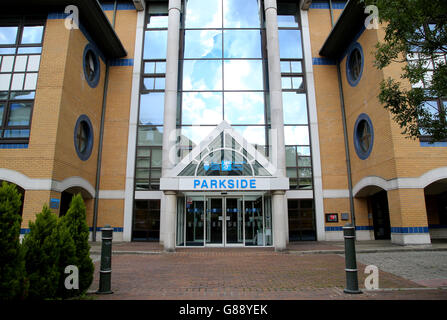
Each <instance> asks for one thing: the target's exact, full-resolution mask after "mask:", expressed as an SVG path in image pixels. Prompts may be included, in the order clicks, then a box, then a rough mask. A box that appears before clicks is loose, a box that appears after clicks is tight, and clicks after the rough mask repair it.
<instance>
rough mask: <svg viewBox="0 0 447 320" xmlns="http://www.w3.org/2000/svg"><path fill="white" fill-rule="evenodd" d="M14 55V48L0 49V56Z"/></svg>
mask: <svg viewBox="0 0 447 320" xmlns="http://www.w3.org/2000/svg"><path fill="white" fill-rule="evenodd" d="M23 49H25V48H23ZM19 51H20V49H19ZM15 53H16V48H0V54H15ZM19 53H20V52H19Z"/></svg>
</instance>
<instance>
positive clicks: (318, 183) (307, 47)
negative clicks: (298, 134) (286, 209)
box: [300, 10, 326, 241]
mask: <svg viewBox="0 0 447 320" xmlns="http://www.w3.org/2000/svg"><path fill="white" fill-rule="evenodd" d="M300 12H301V30H302V37H303V50H304V61H305V71H306V84H307V97H308V104H309V105H308V111H309V127H310V136H311V143H312V145H311V150H312V167H313V177H314V193H315V197H314V198H315V199H314V202H315V217H316V224H317V240H318V241H322V240H325V239H326V236H325V229H324V206H323V180H322V174H321V159H320V138H319V134H318V115H317V101H316V95H315V83H314V74H313V65H312V48H311V44H310V32H309V20H308V16H307V15H308V13H307V11H304V10H300Z"/></svg>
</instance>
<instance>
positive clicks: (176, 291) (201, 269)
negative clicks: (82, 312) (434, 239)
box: [90, 242, 447, 300]
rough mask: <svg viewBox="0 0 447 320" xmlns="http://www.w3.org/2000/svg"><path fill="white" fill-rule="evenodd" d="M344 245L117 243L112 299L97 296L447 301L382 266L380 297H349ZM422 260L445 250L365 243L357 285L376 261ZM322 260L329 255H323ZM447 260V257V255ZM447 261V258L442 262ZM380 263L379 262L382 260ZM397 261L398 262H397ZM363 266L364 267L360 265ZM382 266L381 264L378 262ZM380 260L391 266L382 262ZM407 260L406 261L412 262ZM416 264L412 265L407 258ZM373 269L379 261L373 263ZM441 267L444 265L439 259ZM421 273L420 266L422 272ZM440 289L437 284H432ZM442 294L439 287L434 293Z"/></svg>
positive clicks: (446, 294) (94, 249) (370, 294)
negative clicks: (171, 247) (282, 248)
mask: <svg viewBox="0 0 447 320" xmlns="http://www.w3.org/2000/svg"><path fill="white" fill-rule="evenodd" d="M342 249H343V244H342V243H334V242H331V243H329V242H311V243H296V244H290V245H289V247H288V252H286V253H277V252H275V251H274V250H273V249H272V248H237V249H230V248H219V249H214V248H191V249H189V248H181V249H180V248H179V249H177V250H176V252H175V253H165V252H163V248H162V247H161V246H159V245H158V244H154V243H149V244H148V243H114V244H113V252H114V254H113V257H112V290H113V291H114V294H112V295H95V298H96V299H138V300H140V299H157V300H159V299H169V300H183V299H187V300H197V299H199V300H202V299H205V300H213V299H217V300H221V299H234V300H239V299H244V300H245V299H249V300H255V299H263V300H264V299H265V300H271V299H274V300H282V299H290V300H297V299H312V300H314V299H325V300H326V299H443V300H447V290H445V289H436V290H433V289H432V287H433V284H434V283H424V282H420V281H419V280H421V279H415V280H418V281H412V280H411V279H412V278H411V277H407V278H405V276H403V275H402V274H398V273H396V270H391V269H386V268H383V267H382V266H380V265H378V264H377V263H376V265H378V266H379V269H380V274H379V279H380V289H381V290H380V291H364V294H362V295H346V294H344V293H343V288H344V287H345V272H344V267H345V265H344V264H345V260H344V256H343V255H342V254H340V253H339V252H340V250H342ZM398 249H399V250H400V251H398V252H399V253H400V254H402V256H401V257H399V258H398V259H395V260H399V261H400V260H403V259H404V258H403V257H406V254H414V253H415V251H413V250H417V251H418V252H416V253H424V254H431V255H434V256H440V255H438V254H437V253H439V252H436V251H430V250H439V251H440V250H447V245H445V244H444V243H442V244H439V245H438V244H436V245H433V246H431V247H430V248H421V247H419V248H412V249H411V248H408V247H400V246H394V245H391V244H389V243H382V244H379V243H378V242H374V243H362V244H359V245H357V250H358V251H361V250H366V252H368V250H374V253H365V254H367V255H371V256H370V257H368V256H364V258H365V259H363V258H362V255H363V254H358V261H359V263H358V268H359V284H360V287H361V288H363V283H364V279H365V277H366V275H365V274H363V270H364V268H365V267H366V264H369V263H370V262H371V261H370V260H368V259H367V258H371V259H373V258H374V254H376V253H380V254H388V255H389V254H393V252H396V251H393V250H398ZM91 251H92V256H93V257H94V260H95V268H96V270H95V278H94V282H93V284H92V287H91V288H90V292H94V291H96V290H97V288H98V281H99V253H100V245H99V244H98V243H97V244H92V250H91ZM322 253H324V254H322ZM442 254H447V252H446V253H445V252H442ZM443 256H444V255H443ZM377 257H378V256H377ZM396 257H397V256H396ZM362 259H363V260H362ZM380 259H381V260H380ZM380 259H379V260H380V261H383V260H385V261H386V260H387V258H386V257H385V258H384V257H380ZM408 259H409V260H408ZM408 259H407V260H408V261H411V258H408ZM373 262H377V259H376V261H373ZM440 263H441V265H442V263H443V260H441V262H440ZM421 268H423V267H421ZM435 284H436V283H435ZM434 287H435V288H436V287H439V285H435V286H434Z"/></svg>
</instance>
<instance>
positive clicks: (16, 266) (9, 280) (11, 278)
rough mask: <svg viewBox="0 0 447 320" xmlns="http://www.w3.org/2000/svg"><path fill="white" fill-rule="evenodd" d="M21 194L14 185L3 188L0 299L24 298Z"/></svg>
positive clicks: (0, 223) (1, 193)
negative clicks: (21, 247) (21, 248)
mask: <svg viewBox="0 0 447 320" xmlns="http://www.w3.org/2000/svg"><path fill="white" fill-rule="evenodd" d="M20 197H21V194H20V193H19V192H18V191H17V188H16V186H15V185H13V184H8V183H6V182H2V186H1V187H0V248H1V249H0V300H6V299H20V298H24V297H25V295H26V290H27V283H26V280H25V279H26V278H25V262H24V258H23V254H22V251H21V250H20V224H21V222H22V217H21V216H20V214H19V210H20V206H21V205H22V202H21V199H20Z"/></svg>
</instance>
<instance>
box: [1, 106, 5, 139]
mask: <svg viewBox="0 0 447 320" xmlns="http://www.w3.org/2000/svg"><path fill="white" fill-rule="evenodd" d="M4 111H5V104H4V103H0V124H2V123H3V112H4ZM0 135H1V134H0Z"/></svg>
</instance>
